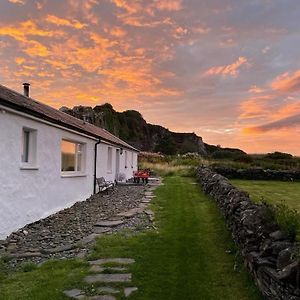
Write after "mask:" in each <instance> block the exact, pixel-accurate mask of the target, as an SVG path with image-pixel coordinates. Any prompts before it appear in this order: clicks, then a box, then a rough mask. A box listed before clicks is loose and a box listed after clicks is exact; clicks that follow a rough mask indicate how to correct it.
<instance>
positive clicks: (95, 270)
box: [89, 265, 105, 273]
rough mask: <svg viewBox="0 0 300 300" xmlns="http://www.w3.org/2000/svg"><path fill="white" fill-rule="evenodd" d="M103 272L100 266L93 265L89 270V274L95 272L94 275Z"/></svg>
mask: <svg viewBox="0 0 300 300" xmlns="http://www.w3.org/2000/svg"><path fill="white" fill-rule="evenodd" d="M104 270H105V268H103V267H101V266H98V265H93V266H91V268H90V270H89V271H90V272H95V273H101V272H103V271H104Z"/></svg>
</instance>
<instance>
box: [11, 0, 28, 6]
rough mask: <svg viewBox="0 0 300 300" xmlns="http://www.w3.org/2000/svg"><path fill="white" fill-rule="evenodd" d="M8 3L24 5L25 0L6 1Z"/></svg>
mask: <svg viewBox="0 0 300 300" xmlns="http://www.w3.org/2000/svg"><path fill="white" fill-rule="evenodd" d="M8 2H10V3H13V4H21V5H24V4H25V0H8Z"/></svg>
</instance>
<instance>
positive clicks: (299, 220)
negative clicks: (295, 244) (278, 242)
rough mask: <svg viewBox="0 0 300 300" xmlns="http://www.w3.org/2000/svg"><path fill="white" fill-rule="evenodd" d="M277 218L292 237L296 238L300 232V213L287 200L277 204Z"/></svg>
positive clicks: (280, 225)
mask: <svg viewBox="0 0 300 300" xmlns="http://www.w3.org/2000/svg"><path fill="white" fill-rule="evenodd" d="M275 209H276V213H275V220H276V223H277V224H278V225H279V227H280V228H281V229H282V230H283V231H285V232H286V233H287V234H288V235H289V236H290V237H291V238H292V239H294V240H295V239H296V238H297V236H298V235H299V233H300V214H299V213H298V212H297V211H296V210H295V209H291V208H290V207H288V206H287V205H286V204H285V202H281V203H280V204H277V205H276V206H275Z"/></svg>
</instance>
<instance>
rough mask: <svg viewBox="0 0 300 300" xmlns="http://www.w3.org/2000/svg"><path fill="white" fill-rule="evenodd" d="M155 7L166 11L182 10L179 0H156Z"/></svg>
mask: <svg viewBox="0 0 300 300" xmlns="http://www.w3.org/2000/svg"><path fill="white" fill-rule="evenodd" d="M156 8H157V9H159V10H167V11H179V10H182V1H181V0H164V1H161V0H158V1H156Z"/></svg>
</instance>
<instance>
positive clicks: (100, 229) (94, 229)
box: [93, 226, 112, 234]
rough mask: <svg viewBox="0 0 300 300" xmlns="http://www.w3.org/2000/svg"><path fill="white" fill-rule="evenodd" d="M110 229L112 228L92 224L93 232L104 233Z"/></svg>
mask: <svg viewBox="0 0 300 300" xmlns="http://www.w3.org/2000/svg"><path fill="white" fill-rule="evenodd" d="M111 230H112V228H111V227H97V226H94V228H93V231H94V233H97V234H101V233H106V232H109V231H111Z"/></svg>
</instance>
